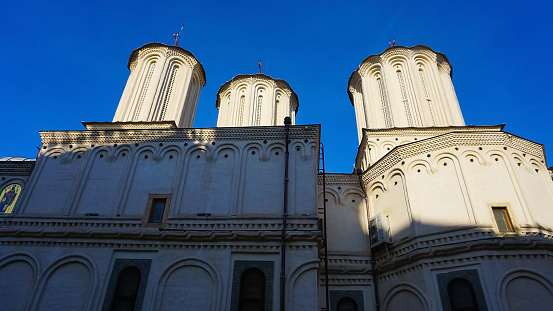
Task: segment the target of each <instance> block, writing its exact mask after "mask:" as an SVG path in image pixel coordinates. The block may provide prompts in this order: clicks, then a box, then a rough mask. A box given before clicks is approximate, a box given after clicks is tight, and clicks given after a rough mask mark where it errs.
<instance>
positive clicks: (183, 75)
mask: <svg viewBox="0 0 553 311" xmlns="http://www.w3.org/2000/svg"><path fill="white" fill-rule="evenodd" d="M128 68H129V70H130V71H131V74H130V76H129V79H128V81H127V85H126V86H125V90H124V91H123V95H122V96H121V100H120V101H119V106H118V107H117V111H116V112H115V117H114V118H113V122H118V121H119V122H127V121H133V122H140V121H175V123H176V124H177V126H178V127H183V128H190V127H192V123H193V122H194V115H195V114H196V106H197V105H198V99H199V97H200V91H201V89H202V88H203V87H204V85H205V83H206V80H205V72H204V68H203V67H202V64H200V62H199V61H198V60H197V59H196V58H195V57H194V55H192V53H190V52H188V51H187V50H185V49H183V48H180V47H178V46H168V45H165V44H161V43H150V44H146V45H144V46H142V47H140V48H138V49H136V50H134V51H133V52H132V54H131V56H130V57H129V64H128Z"/></svg>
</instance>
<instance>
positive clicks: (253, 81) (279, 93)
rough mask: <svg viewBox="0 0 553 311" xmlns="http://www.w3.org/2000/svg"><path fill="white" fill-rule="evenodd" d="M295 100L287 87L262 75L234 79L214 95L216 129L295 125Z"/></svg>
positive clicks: (294, 96)
mask: <svg viewBox="0 0 553 311" xmlns="http://www.w3.org/2000/svg"><path fill="white" fill-rule="evenodd" d="M298 106H299V103H298V96H297V95H296V93H294V91H293V90H292V88H291V87H290V85H289V84H288V83H287V82H286V81H284V80H280V79H273V78H271V77H269V76H267V75H264V74H255V75H238V76H236V77H234V78H232V80H230V81H228V82H227V83H225V84H223V85H222V86H221V88H220V89H219V92H217V103H216V107H217V109H219V118H218V120H217V126H218V127H226V126H228V127H236V126H274V125H284V118H285V117H290V118H291V119H292V124H295V116H296V113H297V112H298Z"/></svg>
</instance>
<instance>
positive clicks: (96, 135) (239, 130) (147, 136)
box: [40, 125, 320, 146]
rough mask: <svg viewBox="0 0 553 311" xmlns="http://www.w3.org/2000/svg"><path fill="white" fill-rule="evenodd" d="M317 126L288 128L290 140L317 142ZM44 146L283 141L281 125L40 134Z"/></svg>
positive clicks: (318, 128)
mask: <svg viewBox="0 0 553 311" xmlns="http://www.w3.org/2000/svg"><path fill="white" fill-rule="evenodd" d="M319 135H320V125H296V126H291V127H290V139H301V140H304V139H308V140H315V141H317V142H318V141H319ZM40 137H41V139H42V143H43V144H44V145H45V146H48V145H64V144H80V145H84V144H96V145H101V144H114V143H115V144H125V143H135V142H188V141H221V140H233V141H252V140H284V137H285V131H284V126H271V127H235V128H201V129H166V130H161V129H160V130H120V131H117V130H114V131H41V132H40Z"/></svg>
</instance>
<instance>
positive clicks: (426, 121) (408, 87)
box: [348, 45, 465, 133]
mask: <svg viewBox="0 0 553 311" xmlns="http://www.w3.org/2000/svg"><path fill="white" fill-rule="evenodd" d="M450 73H451V66H450V65H449V62H448V60H447V58H446V57H445V55H443V54H441V53H437V52H435V51H433V50H432V49H430V48H429V47H426V46H422V45H419V46H415V47H403V46H394V47H390V48H388V49H386V50H385V51H384V52H382V53H381V54H380V55H371V56H369V57H367V58H366V59H365V60H363V62H362V63H361V65H359V68H358V69H357V70H356V71H354V73H353V74H352V75H351V77H350V79H349V82H348V94H349V97H350V100H351V102H352V104H353V106H354V107H355V114H356V117H357V119H358V120H357V126H358V132H359V133H361V129H362V128H371V129H378V128H394V127H429V126H452V125H455V126H459V125H465V123H464V121H463V116H462V114H461V110H460V108H459V103H458V101H457V97H456V95H455V90H454V89H453V84H452V82H451V75H450ZM360 80H361V81H362V87H359V81H360Z"/></svg>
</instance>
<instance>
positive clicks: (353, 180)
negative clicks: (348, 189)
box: [317, 173, 359, 187]
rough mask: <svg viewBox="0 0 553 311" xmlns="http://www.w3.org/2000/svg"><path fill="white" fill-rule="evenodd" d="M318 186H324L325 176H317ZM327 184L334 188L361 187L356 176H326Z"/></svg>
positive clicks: (330, 174)
mask: <svg viewBox="0 0 553 311" xmlns="http://www.w3.org/2000/svg"><path fill="white" fill-rule="evenodd" d="M317 184H318V185H322V184H323V176H322V175H318V176H317ZM325 184H326V185H332V186H345V185H347V186H355V187H359V176H357V175H354V174H334V173H328V174H325Z"/></svg>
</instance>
